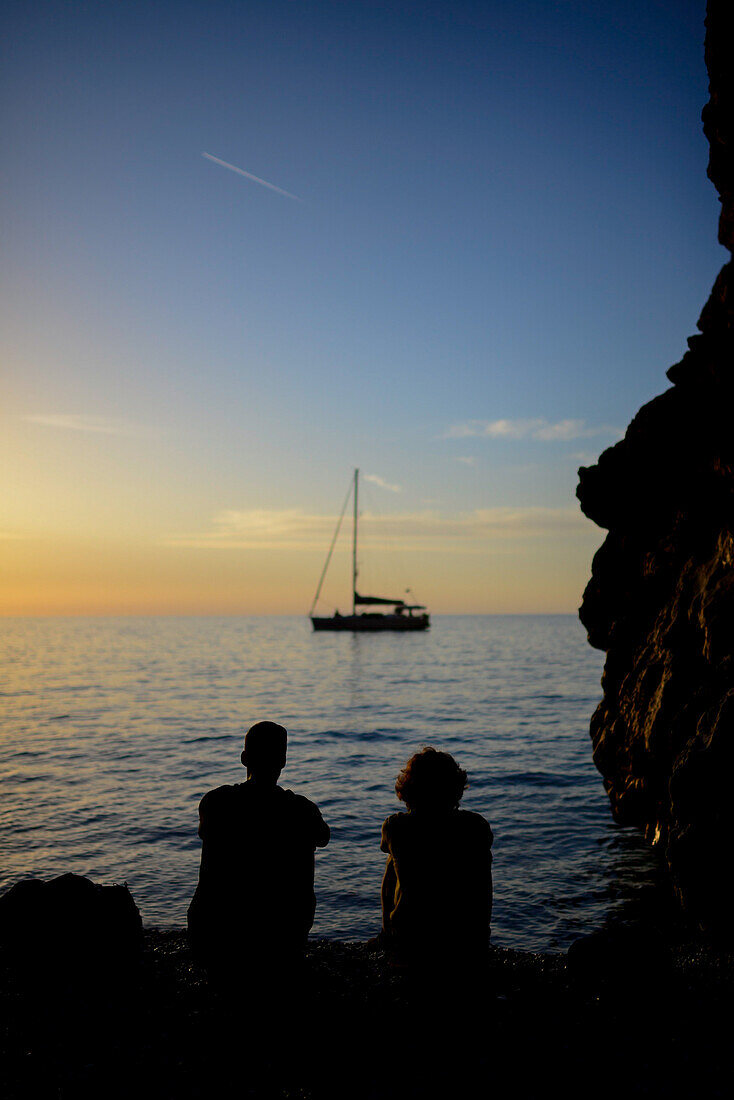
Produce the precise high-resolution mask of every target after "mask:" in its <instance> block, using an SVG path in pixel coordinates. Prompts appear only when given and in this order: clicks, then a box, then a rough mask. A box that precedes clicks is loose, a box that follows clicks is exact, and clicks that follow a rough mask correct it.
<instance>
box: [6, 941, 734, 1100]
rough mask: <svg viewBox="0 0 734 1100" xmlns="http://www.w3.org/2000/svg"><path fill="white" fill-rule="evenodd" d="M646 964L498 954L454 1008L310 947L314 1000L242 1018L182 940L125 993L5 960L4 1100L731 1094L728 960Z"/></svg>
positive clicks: (623, 945)
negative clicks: (26, 974)
mask: <svg viewBox="0 0 734 1100" xmlns="http://www.w3.org/2000/svg"><path fill="white" fill-rule="evenodd" d="M620 936H621V938H620ZM630 937H632V938H630ZM646 958H647V949H646V946H645V942H644V939H643V940H640V941H639V942H637V937H636V934H635V933H631V932H628V933H625V934H620V933H616V934H615V935H613V937H612V939H611V940H610V941H609V942H607V941H605V938H604V936H603V935H600V936H597V937H591V938H590V939H589V940H588V941H581V943H580V945H579V947H578V949H577V950H575V951H572V952H571V953H569V956H568V959H567V958H566V957H565V956H563V955H537V954H530V953H524V952H518V951H502V950H493V951H492V953H491V959H490V966H489V970H488V972H487V973H486V974H484V975H482V976H481V981H479V982H477V983H475V985H474V993H473V995H468V994H463V995H460V996H456V997H452V998H448V999H446V998H443V997H441V996H437V994H436V991H435V989H432V988H431V987H430V984H429V985H428V986H427V987H426V986H424V987H415V986H412V985H411V983H410V981H409V979H408V978H407V976H406V975H405V974H402V973H397V972H395V971H394V970H391V968H390V967H389V965H388V964H387V962H386V961H385V959H384V957H383V956H382V954H381V952H379V951H378V950H372V949H371V948H370V946H369V945H366V944H340V943H329V942H324V941H316V942H314V943H312V944H311V945H310V947H309V950H308V960H307V962H308V966H307V971H306V974H305V980H304V988H303V990H302V992H301V993H300V994H299V995H297V996H294V995H293V994H290V995H288V996H286V995H285V993H284V991H283V990H282V989H280V988H277V987H276V988H275V989H274V990H272V991H271V1000H270V1004H269V1005H263V1004H257V1005H254V1006H250V1007H252V1008H253V1009H254V1011H253V1012H251V1013H250V1014H249V1015H248V1014H247V1012H246V1011H245V1012H240V1011H239V1010H238V1009H239V1008H242V1006H237V1005H235V1006H232V1005H231V1004H228V1003H226V1002H225V1001H223V1000H222V999H221V998H220V997H219V996H218V995H217V994H216V992H213V991H212V989H211V988H210V987H209V986H208V985H207V982H206V979H205V977H204V975H203V973H202V972H201V971H199V970H198V969H197V968H196V966H195V964H194V961H193V959H192V957H191V954H190V952H189V950H188V946H187V943H186V937H185V934H184V933H183V932H179V931H171V932H159V931H156V930H148V931H146V932H145V950H144V952H143V954H142V957H141V960H140V964H139V966H137V967H134V968H131V969H130V970H129V972H128V973H126V974H125V975H124V976H122V977H119V978H118V980H117V981H116V982H114V983H113V982H109V983H107V985H106V986H103V987H100V986H99V985H96V986H92V987H90V986H89V985H88V984H82V985H76V986H75V985H74V984H73V982H72V983H71V984H67V985H65V986H59V985H58V984H56V983H53V984H52V985H50V986H49V988H48V989H47V990H46V993H45V996H44V997H42V998H39V996H38V986H37V984H36V983H33V985H32V987H30V988H29V987H28V986H27V985H26V984H25V983H24V981H23V976H22V974H19V973H18V971H17V968H14V966H13V964H12V960H11V959H9V958H8V957H7V956H3V955H2V953H0V1015H2V1018H3V1021H4V1026H3V1028H2V1032H1V1033H0V1093H1V1094H2V1095H3V1097H7V1100H15V1098H21V1097H23V1098H24V1100H25V1098H27V1097H49V1098H51V1097H53V1098H54V1100H57V1098H60V1100H67V1098H68V1100H71V1098H73V1100H82V1098H87V1097H89V1098H91V1097H94V1098H95V1100H98V1098H99V1097H102V1096H104V1097H105V1098H116V1097H123V1096H124V1097H125V1098H126V1100H128V1098H130V1097H148V1096H151V1097H156V1098H159V1100H168V1098H169V1097H176V1098H179V1097H180V1098H194V1097H201V1098H204V1097H206V1098H207V1100H209V1098H217V1097H224V1096H240V1097H268V1098H270V1097H280V1098H291V1097H292V1098H294V1100H295V1098H299V1100H308V1098H313V1100H317V1098H320V1097H340V1098H344V1097H348V1098H350V1100H351V1098H353V1097H355V1098H364V1100H378V1098H386V1100H387V1098H395V1100H398V1098H400V1100H405V1098H412V1097H416V1098H417V1097H427V1096H440V1097H446V1098H448V1097H460V1096H471V1095H478V1096H484V1095H491V1096H494V1095H496V1096H514V1097H541V1096H548V1095H553V1094H555V1093H559V1094H560V1095H561V1096H563V1097H565V1098H568V1097H572V1096H583V1097H588V1096H594V1097H606V1096H610V1097H611V1096H614V1097H615V1098H617V1097H619V1096H621V1095H624V1096H628V1097H645V1096H647V1097H649V1096H677V1095H686V1096H697V1097H716V1096H725V1095H727V1094H728V1093H727V1090H728V1089H729V1088H730V1076H729V1074H730V1064H729V1063H730V1053H729V1052H730V1034H729V1005H730V1003H731V997H732V993H733V992H734V980H733V979H732V973H733V972H732V960H731V958H730V957H729V956H721V955H713V954H707V953H705V952H704V951H703V950H702V949H701V948H700V947H699V948H690V947H688V948H682V947H675V946H673V947H671V949H670V951H669V952H667V953H666V952H663V951H662V950H659V951H658V953H657V955H656V957H655V958H654V959H653V960H652V961H651V962H650V963H648V962H646ZM620 959H622V961H624V960H627V961H628V962H629V965H623V966H620ZM249 993H250V991H248V990H246V989H245V990H243V1005H244V1006H246V1005H247V999H248V996H249Z"/></svg>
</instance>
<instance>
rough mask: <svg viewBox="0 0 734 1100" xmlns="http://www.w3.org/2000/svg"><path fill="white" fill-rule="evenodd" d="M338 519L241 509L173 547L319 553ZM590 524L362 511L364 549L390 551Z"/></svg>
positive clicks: (508, 511) (576, 518) (508, 515)
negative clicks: (382, 513) (384, 514)
mask: <svg viewBox="0 0 734 1100" xmlns="http://www.w3.org/2000/svg"><path fill="white" fill-rule="evenodd" d="M335 525H336V516H319V515H310V514H308V513H306V512H303V511H300V510H298V509H282V510H267V509H259V510H252V511H239V510H236V509H228V510H227V511H224V512H220V513H219V514H218V515H217V516H215V517H214V520H213V521H212V525H211V527H210V528H209V529H208V530H205V531H200V532H193V533H188V534H179V535H170V536H169V537H167V538H165V539H164V540H162V541H163V543H164V545H166V546H172V547H187V548H191V549H199V550H233V549H236V550H275V549H281V550H319V551H322V550H324V549H325V547H327V546H328V544H329V540H330V538H331V536H332V534H333V532H334V527H335ZM590 531H593V528H592V525H591V524H590V523H589V521H588V520H586V519H585V518H584V517H583V516H582V514H581V511H580V510H579V508H577V507H568V508H543V507H527V508H510V507H499V508H477V509H475V510H474V511H471V512H462V513H459V514H458V515H455V516H446V515H442V514H440V513H438V512H436V511H431V510H425V511H422V512H406V513H402V514H399V515H392V516H376V515H371V514H370V513H364V515H363V516H362V524H361V527H360V537H361V541H362V544H363V545H368V546H371V547H373V548H378V547H380V546H385V547H389V548H390V549H393V550H394V549H402V550H409V549H415V548H420V549H422V550H442V549H446V548H454V549H460V548H462V546H463V547H464V548H466V549H472V548H479V547H480V546H481V545H483V544H484V543H485V542H486V541H487V540H490V539H513V538H514V539H517V538H521V539H524V538H537V537H545V538H547V537H551V536H553V535H566V534H576V535H578V534H579V533H584V532H585V533H587V534H588V533H589V532H590Z"/></svg>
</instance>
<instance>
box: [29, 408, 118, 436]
mask: <svg viewBox="0 0 734 1100" xmlns="http://www.w3.org/2000/svg"><path fill="white" fill-rule="evenodd" d="M21 419H22V420H26V421H27V422H28V423H29V424H41V425H43V427H46V428H60V429H62V430H63V431H69V432H95V433H98V434H100V435H135V434H137V432H138V431H139V428H138V427H137V426H136V425H134V424H130V423H128V422H127V421H124V420H120V419H118V418H117V417H113V416H85V415H84V414H83V413H39V414H34V415H32V416H23V417H21Z"/></svg>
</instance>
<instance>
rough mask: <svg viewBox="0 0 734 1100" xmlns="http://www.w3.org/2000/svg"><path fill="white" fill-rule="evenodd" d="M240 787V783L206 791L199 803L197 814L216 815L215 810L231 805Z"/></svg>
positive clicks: (227, 784)
mask: <svg viewBox="0 0 734 1100" xmlns="http://www.w3.org/2000/svg"><path fill="white" fill-rule="evenodd" d="M241 787H242V784H241V783H225V784H223V786H221V787H214V788H213V789H212V790H211V791H207V792H206V794H205V795H204V797H203V798H202V800H201V802H200V803H199V813H200V814H210V813H216V811H217V810H220V809H223V808H224V807H225V806H229V805H231V804H232V802H233V801H234V799H235V798H237V795H238V792H239V790H240V788H241Z"/></svg>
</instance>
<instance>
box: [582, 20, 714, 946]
mask: <svg viewBox="0 0 734 1100" xmlns="http://www.w3.org/2000/svg"><path fill="white" fill-rule="evenodd" d="M728 8H729V4H728V0H709V4H708V10H707V18H706V47H705V48H706V64H707V66H708V71H709V80H710V85H709V91H710V100H709V102H708V104H707V105H706V107H705V108H704V111H703V123H704V132H705V134H706V136H707V138H708V140H709V143H710V158H709V167H708V174H709V178H710V179H711V181H712V182H713V183H714V185H715V186H716V188H717V190H718V192H719V196H720V199H721V204H722V209H721V218H720V222H719V240H720V241H721V243H722V244H723V245H724V246H725V247H726V248H728V249H729V251H730V252H731V251H732V250H733V249H734V134H733V132H732V130H733V123H732V118H733V115H734V60H733V58H734V36H733V35H732V32H731V30H730V26H729V23H730V20H729V18H728V17H729V16H730V15H731V12H730V11H728V10H727V9H728ZM698 329H699V334H698V335H696V336H693V337H691V338H690V339H689V341H688V351H687V352H686V354H685V355H684V357H683V359H682V360H681V361H680V362H679V363H677V364H676V365H675V366H673V367H671V368H670V370H669V371H668V377H669V379H670V381H671V382H672V383H673V385H672V387H671V388H670V389H668V390H667V391H666V392H665V393H663V394H661V395H660V396H659V397H656V398H655V399H654V400H653V401H651V402H650V403H649V404H647V405H645V406H644V407H643V408H642V409H640V411H639V412H638V414H637V415H636V416H635V418H634V420H633V421H632V423H631V424H630V426H629V428H628V430H627V433H626V435H625V437H624V439H623V440H622V441H621V442H620V443H618V444H616V446H614V447H611V448H610V449H609V450H607V451H605V452H604V453H603V454H602V455H601V457H600V459H599V462H598V464H597V465H596V466H592V467H588V468H582V469H581V470H580V471H579V478H580V481H579V486H578V489H577V495H578V497H579V500H580V501H581V507H582V509H583V511H584V512H585V513H586V515H587V516H589V517H590V518H591V519H592V520H594V522H595V523H597V524H599V526H601V527H604V528H607V529H608V532H609V533H608V535H607V537H606V540H605V541H604V543H603V545H602V546H601V548H600V549H599V551H598V553H597V554H596V557H595V558H594V564H593V569H592V577H591V580H590V582H589V585H588V587H587V589H586V592H585V593H584V599H583V604H582V607H581V611H580V616H581V620H582V622H583V623H584V625H585V627H586V628H587V630H588V634H589V641H590V643H591V644H592V645H594V646H596V647H598V648H599V649H604V650H606V651H607V660H606V666H605V670H604V676H603V680H602V686H603V690H604V698H603V700H602V702H601V704H600V706H599V707H598V709H597V711H596V713H595V714H594V717H593V719H592V725H591V737H592V742H593V749H594V760H595V762H596V765H597V767H598V768H599V770H600V772H601V773H602V775H603V776H604V781H605V785H606V788H607V791H608V793H609V797H610V800H611V805H612V812H613V814H614V816H615V818H616V819H617V820H618V821H619V822H621V823H624V824H632V825H636V826H638V827H639V828H641V829H644V831H645V833H646V835H647V836H648V837H649V839H650V840H651V841H652V842H654V843H656V844H658V845H660V846H661V848H662V850H663V851H664V853H665V858H666V860H667V863H668V866H669V868H670V870H671V872H672V876H673V881H674V885H675V889H676V892H677V893H678V896H679V898H680V900H681V901H682V903H683V905H684V906H685V908H686V909H687V910H688V911H689V913H690V914H691V915H692V916H693V917H694V918H695V920H696V921H697V922H698V923H699V924H701V925H702V926H703V927H707V928H710V929H712V930H717V931H720V932H724V933H726V932H727V931H729V930H730V928H731V924H732V912H734V885H733V880H734V872H733V871H732V868H731V866H730V862H731V853H732V851H734V808H733V807H732V804H731V794H730V792H731V785H732V782H733V781H734V568H733V566H734V264H733V263H732V262H729V263H727V264H726V265H725V266H724V268H723V269H722V270H721V272H720V273H719V276H718V278H717V279H716V282H715V284H714V287H713V290H712V292H711V296H710V298H709V300H708V302H707V303H706V305H705V307H704V309H703V312H702V314H701V317H700V319H699V322H698Z"/></svg>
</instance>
